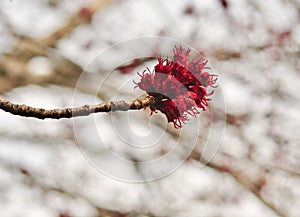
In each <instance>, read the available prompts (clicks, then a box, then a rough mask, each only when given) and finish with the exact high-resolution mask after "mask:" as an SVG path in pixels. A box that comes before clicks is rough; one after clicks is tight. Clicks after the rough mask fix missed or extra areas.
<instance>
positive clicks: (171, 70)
mask: <svg viewBox="0 0 300 217" xmlns="http://www.w3.org/2000/svg"><path fill="white" fill-rule="evenodd" d="M190 52H191V50H190V49H187V50H185V49H184V48H182V47H181V46H178V47H176V46H175V48H174V50H173V53H174V56H173V60H170V59H168V58H166V59H163V58H158V64H157V65H156V66H155V67H154V70H153V71H152V72H151V71H150V70H149V69H147V70H145V71H144V72H143V73H142V74H139V73H138V74H139V76H140V77H141V80H140V81H139V82H135V84H136V87H139V88H140V89H141V90H144V91H146V92H147V93H148V94H149V95H150V96H153V97H154V98H155V102H154V103H153V104H151V106H150V109H151V114H152V113H153V112H156V111H157V110H159V111H161V112H162V113H164V114H165V115H166V116H167V119H168V122H173V124H174V127H175V128H181V127H182V123H184V122H185V121H187V120H188V117H189V116H194V117H195V116H196V115H197V114H199V108H200V109H202V110H205V107H206V106H208V103H207V101H209V100H210V99H209V98H208V97H209V95H211V94H212V93H213V91H212V92H211V93H207V87H212V88H216V87H217V85H216V81H217V75H214V74H209V73H208V72H206V70H207V69H209V68H208V67H207V62H208V61H207V60H206V59H205V58H204V57H201V58H199V59H195V60H192V61H189V54H190Z"/></svg>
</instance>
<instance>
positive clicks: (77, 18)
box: [41, 0, 111, 47]
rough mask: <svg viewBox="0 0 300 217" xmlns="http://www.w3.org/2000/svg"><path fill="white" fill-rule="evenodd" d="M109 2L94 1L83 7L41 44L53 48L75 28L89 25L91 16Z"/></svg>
mask: <svg viewBox="0 0 300 217" xmlns="http://www.w3.org/2000/svg"><path fill="white" fill-rule="evenodd" d="M109 2H111V0H96V1H95V0H94V1H90V3H89V4H88V5H87V6H85V7H83V8H82V9H81V10H80V11H79V13H77V14H75V15H74V16H72V17H71V18H70V19H69V20H68V22H67V23H66V25H64V26H63V27H61V28H60V29H58V30H56V31H54V32H53V33H52V34H50V35H49V36H47V37H46V38H44V39H42V40H41V43H42V44H43V45H44V46H47V47H53V46H54V45H55V44H56V42H57V41H58V40H60V39H61V38H64V37H66V36H68V35H69V34H70V33H71V32H72V31H73V30H74V29H75V28H76V27H77V26H79V25H81V24H83V23H89V22H90V21H91V17H92V16H93V14H94V13H95V12H96V11H98V10H99V9H101V8H103V7H105V6H106V5H107V4H108V3H109Z"/></svg>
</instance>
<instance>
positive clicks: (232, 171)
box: [190, 150, 286, 217]
mask: <svg viewBox="0 0 300 217" xmlns="http://www.w3.org/2000/svg"><path fill="white" fill-rule="evenodd" d="M215 158H216V157H215ZM190 159H194V160H197V161H198V160H201V159H202V158H201V151H197V150H194V151H193V152H192V154H191V156H190ZM203 163H204V164H205V165H207V166H208V167H210V168H212V169H214V170H217V171H219V172H223V173H226V174H228V175H230V176H231V177H233V178H234V179H235V180H236V181H237V182H238V183H239V184H240V185H242V186H244V188H246V189H247V190H249V191H250V192H252V194H253V195H255V196H256V197H257V198H258V199H259V200H260V201H261V202H262V203H263V204H264V205H265V206H266V207H268V208H269V209H270V210H272V211H273V212H274V213H275V214H276V215H278V216H280V217H286V215H285V214H283V213H282V212H281V211H280V209H279V208H278V207H276V206H275V205H274V204H273V203H271V202H270V201H268V200H266V199H265V198H264V197H263V195H262V193H261V190H262V188H263V187H264V186H265V185H266V180H265V177H266V173H267V172H266V171H264V170H262V169H261V167H258V168H259V171H258V173H259V174H260V175H259V177H258V178H256V179H254V180H253V177H250V176H249V175H247V174H245V173H243V171H239V170H238V169H236V168H235V167H234V166H233V165H236V166H241V165H242V163H244V164H245V163H246V162H241V161H238V160H236V159H234V158H233V157H228V156H226V155H224V154H223V155H221V156H220V155H218V162H216V160H215V159H213V160H211V161H209V162H206V161H205V162H203ZM247 163H249V164H252V165H246V166H245V168H251V169H254V168H257V166H256V165H253V162H247Z"/></svg>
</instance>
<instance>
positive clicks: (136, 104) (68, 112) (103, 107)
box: [0, 96, 155, 119]
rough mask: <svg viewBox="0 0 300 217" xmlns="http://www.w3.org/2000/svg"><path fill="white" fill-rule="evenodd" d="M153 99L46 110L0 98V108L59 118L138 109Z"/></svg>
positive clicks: (15, 113) (36, 116)
mask: <svg viewBox="0 0 300 217" xmlns="http://www.w3.org/2000/svg"><path fill="white" fill-rule="evenodd" d="M154 100H155V98H154V97H152V96H147V97H146V98H144V99H135V100H133V101H131V102H125V101H123V100H122V101H118V102H108V103H102V104H97V105H84V106H81V107H77V108H65V109H50V110H46V109H43V108H34V107H30V106H27V105H20V104H14V103H11V102H9V101H7V100H4V99H1V98H0V109H2V110H4V111H6V112H9V113H11V114H14V115H19V116H23V117H33V118H38V119H45V118H51V119H61V118H72V117H78V116H87V115H89V114H92V113H98V112H110V111H128V110H140V109H142V108H146V107H148V106H150V105H151V104H152V103H154Z"/></svg>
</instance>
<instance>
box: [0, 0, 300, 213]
mask: <svg viewBox="0 0 300 217" xmlns="http://www.w3.org/2000/svg"><path fill="white" fill-rule="evenodd" d="M299 21H300V1H299V0H264V1H260V0H251V1H250V0H202V1H196V0H188V1H180V0H164V1H159V0H152V1H146V0H139V1H134V0H126V1H121V0H93V1H92V0H90V1H89V0H60V1H58V0H27V1H21V0H11V1H10V0H1V1H0V53H1V56H0V95H1V97H4V98H6V99H9V100H10V101H12V102H15V103H20V104H27V105H30V106H35V107H41V108H48V109H50V108H64V107H71V106H73V105H84V104H91V103H99V102H105V101H111V100H114V99H125V100H130V99H135V98H136V97H140V96H142V95H143V92H142V91H140V90H136V89H135V90H134V89H133V87H134V84H133V83H132V80H134V79H137V78H138V76H137V72H142V71H143V70H144V69H145V68H146V67H149V68H150V69H152V68H153V66H154V65H155V64H156V60H155V59H154V58H152V57H154V56H155V54H157V53H162V52H164V55H167V56H171V54H172V50H167V51H166V50H163V49H162V48H161V47H162V46H163V45H161V44H160V43H159V41H160V40H157V39H156V42H158V43H147V42H148V41H149V40H145V41H144V43H143V44H141V41H140V40H138V42H139V43H134V42H135V40H136V38H139V37H145V36H148V37H150V36H151V37H157V36H160V37H164V39H161V41H165V40H166V38H167V39H168V40H171V41H172V43H173V42H174V40H177V41H178V43H180V44H184V45H186V48H187V47H191V48H192V49H193V50H194V51H197V52H200V53H202V54H204V55H205V56H206V58H207V59H208V60H209V64H210V66H211V68H212V71H213V72H214V73H217V74H218V75H219V85H220V86H219V88H218V89H219V91H220V92H221V93H222V94H223V96H224V99H223V100H224V102H225V105H226V106H224V104H222V103H219V101H218V100H217V99H216V100H214V101H213V102H212V103H215V109H212V110H210V112H208V113H207V114H206V113H202V114H201V115H200V116H199V117H198V118H197V119H196V120H194V121H193V120H191V121H190V122H188V123H187V124H186V125H184V126H183V128H182V130H175V129H173V126H172V124H167V120H166V118H165V116H164V115H163V114H161V113H157V114H153V115H152V116H151V117H150V118H149V110H145V111H130V112H127V113H116V114H97V115H93V116H89V117H83V118H78V119H76V120H66V119H64V120H59V121H57V120H43V121H42V120H35V119H32V118H23V117H18V116H13V115H11V114H8V113H5V112H3V111H0V216H5V217H6V216H8V217H19V216H22V217H27V216H28V217H29V216H30V217H32V216H39V217H48V216H49V217H50V216H59V217H91V216H112V217H117V216H118V217H121V216H175V217H176V216H195V217H221V216H224V217H226V216H231V217H234V216H236V217H253V216H256V217H265V216H268V217H278V216H281V217H297V216H300V214H299V206H300V149H299V146H300V144H299V141H300V134H299V133H298V130H299V129H300V103H299V99H300V94H299V93H298V91H299V89H300V62H299V57H300V47H299V45H300V22H299ZM151 37H150V38H151ZM127 40H131V43H129V44H130V46H132V47H130V46H129V47H128V46H122V45H123V44H124V41H127ZM150 41H151V40H150ZM151 42H152V41H151ZM116 43H121V45H120V46H115V44H116ZM125 44H126V42H125ZM126 45H128V43H127V44H126ZM130 48H132V49H130ZM107 49H109V50H110V51H112V52H108V53H106V55H102V54H103V52H104V51H105V50H107ZM139 51H141V52H140V53H139ZM168 52H169V53H168ZM99 53H100V54H99ZM141 53H142V54H143V55H142V56H141ZM151 53H152V56H151V55H150V54H151ZM144 54H145V55H144ZM98 57H101V58H98ZM129 57H130V58H129ZM138 57H139V58H138ZM97 60H99V61H97ZM83 72H85V75H87V76H86V77H84V79H82V77H80V76H81V75H82V74H83ZM93 81H94V82H93ZM95 81H97V82H95ZM100 81H101V82H103V85H102V84H101V85H100V84H99V83H98V82H100ZM78 82H79V84H80V85H78ZM74 93H75V95H74ZM74 99H76V100H75V101H74ZM212 105H213V104H211V105H210V106H212ZM211 114H214V117H216V118H215V119H214V120H213V122H214V123H215V124H216V125H215V126H216V127H215V128H214V129H215V130H216V134H213V135H212V134H210V129H211V126H212V119H211ZM127 119H130V121H128V120H127ZM149 121H150V125H151V128H149ZM224 121H225V123H224ZM129 122H130V125H128V124H129ZM91 123H92V126H91ZM195 127H196V128H195ZM128 128H130V131H127V130H126V129H128ZM224 130H225V131H224ZM223 132H224V134H223ZM210 137H213V138H212V139H211V138H210ZM141 138H142V139H141ZM143 138H144V139H143ZM195 139H196V141H195ZM214 140H216V141H214ZM149 141H150V142H149ZM208 141H214V142H215V143H217V146H218V151H217V153H216V155H214V157H213V158H212V159H211V160H210V161H209V162H201V155H202V151H203V149H204V147H205V145H206V144H207V145H210V144H209V142H208ZM148 143H149V144H150V145H151V144H152V143H153V144H154V143H155V144H156V145H155V147H154V148H153V149H151V148H149V149H147V148H146V149H139V147H141V146H144V147H147V145H149V144H148ZM99 144H100V145H99ZM219 145H220V146H219ZM137 147H138V148H137ZM137 149H138V150H137ZM111 153H113V154H114V155H117V156H119V158H122V159H123V163H119V162H117V161H114V160H113V159H112V157H111ZM166 153H170V155H169V156H171V157H170V159H169V158H165V159H167V161H166V162H164V164H161V165H159V166H155V167H154V166H153V167H151V168H147V169H143V167H140V165H139V164H138V163H137V162H141V161H150V160H152V159H157V158H159V157H164V156H166ZM126 160H127V161H130V162H131V164H128V165H127V164H125V163H124V162H125V161H126ZM174 162H175V163H174ZM135 163H136V164H135ZM173 163H174V164H173ZM204 164H205V165H204ZM103 165H104V166H103ZM170 165H172V166H171V167H170ZM102 166H103V168H102ZM161 171H162V172H161ZM128 177H129V178H128ZM143 180H144V181H151V180H152V181H151V182H143ZM135 181H138V182H139V183H135Z"/></svg>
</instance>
